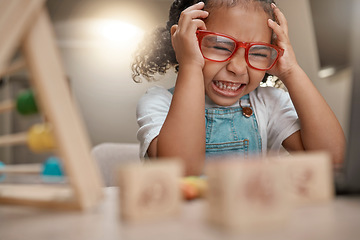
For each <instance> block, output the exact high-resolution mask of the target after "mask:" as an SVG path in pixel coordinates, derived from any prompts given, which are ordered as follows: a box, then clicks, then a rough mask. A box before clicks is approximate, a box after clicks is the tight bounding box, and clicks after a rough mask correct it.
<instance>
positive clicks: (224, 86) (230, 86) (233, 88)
mask: <svg viewBox="0 0 360 240" xmlns="http://www.w3.org/2000/svg"><path fill="white" fill-rule="evenodd" d="M215 85H216V86H217V87H218V88H220V89H222V90H231V91H236V90H238V89H239V88H240V86H241V84H239V83H228V82H220V81H215Z"/></svg>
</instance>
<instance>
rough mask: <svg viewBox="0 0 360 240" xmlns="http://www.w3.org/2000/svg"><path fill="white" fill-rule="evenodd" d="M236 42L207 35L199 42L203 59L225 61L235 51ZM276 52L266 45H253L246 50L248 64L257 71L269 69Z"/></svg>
mask: <svg viewBox="0 0 360 240" xmlns="http://www.w3.org/2000/svg"><path fill="white" fill-rule="evenodd" d="M235 49H236V42H235V41H234V40H232V39H230V38H227V37H223V36H218V35H212V34H208V35H205V36H204V37H203V39H202V41H201V52H202V53H203V55H204V57H205V58H207V59H210V60H214V61H226V60H227V59H228V58H229V57H230V56H231V55H232V54H233V52H234V51H235ZM277 56H278V51H277V50H276V49H275V48H273V47H271V46H267V45H262V44H255V45H252V46H251V47H250V48H249V49H248V56H246V57H247V59H248V62H249V64H250V65H251V66H252V67H254V68H258V69H269V68H270V67H271V66H272V65H273V63H274V62H275V60H276V58H277Z"/></svg>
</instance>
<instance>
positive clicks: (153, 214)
mask: <svg viewBox="0 0 360 240" xmlns="http://www.w3.org/2000/svg"><path fill="white" fill-rule="evenodd" d="M182 174H183V168H182V165H181V163H180V161H177V160H159V161H153V162H147V163H145V164H127V165H123V166H121V167H120V168H119V170H118V177H119V187H120V209H121V217H122V219H123V220H130V221H141V220H153V219H159V218H164V217H167V216H171V215H175V214H177V213H178V212H179V209H180V204H181V202H182V196H181V191H180V188H179V179H180V178H181V177H182Z"/></svg>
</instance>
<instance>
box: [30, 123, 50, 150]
mask: <svg viewBox="0 0 360 240" xmlns="http://www.w3.org/2000/svg"><path fill="white" fill-rule="evenodd" d="M27 136H28V140H27V144H28V146H29V148H30V149H31V150H32V151H33V152H46V151H51V150H54V149H55V140H54V136H53V133H52V127H51V126H50V125H49V124H36V125H34V126H32V127H31V128H30V129H29V131H28V135H27Z"/></svg>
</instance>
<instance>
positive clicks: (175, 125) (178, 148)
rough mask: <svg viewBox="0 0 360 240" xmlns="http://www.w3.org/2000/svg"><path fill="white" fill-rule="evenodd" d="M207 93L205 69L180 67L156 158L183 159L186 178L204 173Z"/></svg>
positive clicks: (158, 143) (159, 137) (158, 141)
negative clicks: (204, 78)
mask: <svg viewBox="0 0 360 240" xmlns="http://www.w3.org/2000/svg"><path fill="white" fill-rule="evenodd" d="M204 116H205V90H204V82H203V74H202V69H201V68H200V67H198V66H180V69H179V73H178V78H177V81H176V86H175V91H174V94H173V99H172V102H171V106H170V110H169V113H168V115H167V117H166V120H165V122H164V125H163V127H162V129H161V131H160V133H159V136H158V139H157V156H158V157H169V156H176V157H181V158H182V160H183V161H184V165H185V174H186V175H198V174H201V172H202V169H203V165H204V160H205V117H204Z"/></svg>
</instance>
